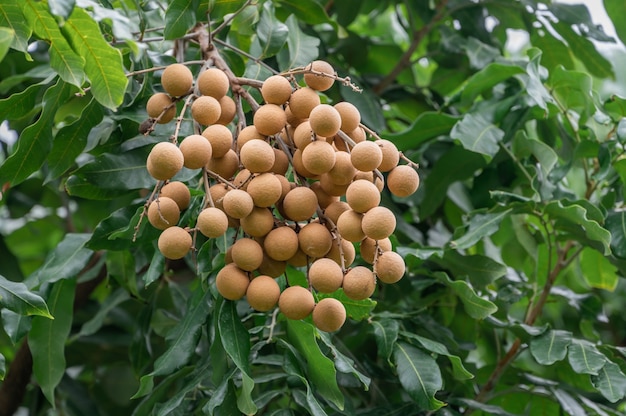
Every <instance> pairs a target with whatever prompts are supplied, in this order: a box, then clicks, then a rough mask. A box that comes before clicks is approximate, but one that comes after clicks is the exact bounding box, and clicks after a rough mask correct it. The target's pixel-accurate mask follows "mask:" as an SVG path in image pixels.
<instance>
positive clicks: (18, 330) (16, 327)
mask: <svg viewBox="0 0 626 416" xmlns="http://www.w3.org/2000/svg"><path fill="white" fill-rule="evenodd" d="M0 314H2V327H3V328H4V332H6V333H7V335H8V336H9V339H10V340H11V342H12V343H13V345H15V344H17V343H18V341H19V340H21V339H22V338H23V337H24V336H25V335H26V334H27V333H28V331H30V327H31V322H32V319H33V318H32V317H31V316H24V315H22V314H20V313H17V312H13V311H12V310H10V309H2V310H0Z"/></svg>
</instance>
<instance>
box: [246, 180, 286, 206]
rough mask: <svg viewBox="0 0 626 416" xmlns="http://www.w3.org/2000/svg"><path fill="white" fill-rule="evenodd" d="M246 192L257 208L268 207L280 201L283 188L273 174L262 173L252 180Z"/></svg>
mask: <svg viewBox="0 0 626 416" xmlns="http://www.w3.org/2000/svg"><path fill="white" fill-rule="evenodd" d="M246 191H247V192H248V193H249V194H250V196H251V197H252V201H254V205H256V206H257V207H269V206H272V205H274V204H275V203H276V202H278V200H279V199H280V197H281V195H282V192H283V186H282V184H281V183H280V179H278V178H277V177H276V175H274V174H273V173H262V174H260V175H258V176H255V177H254V178H252V180H251V181H250V183H249V184H248V188H247V189H246Z"/></svg>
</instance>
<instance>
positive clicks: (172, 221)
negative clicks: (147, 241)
mask: <svg viewBox="0 0 626 416" xmlns="http://www.w3.org/2000/svg"><path fill="white" fill-rule="evenodd" d="M179 219H180V209H179V208H178V205H177V204H176V202H175V201H174V200H173V199H171V198H168V197H166V196H160V197H159V198H158V199H155V200H154V201H152V202H151V203H150V206H148V221H149V222H150V224H152V226H153V227H154V228H157V229H159V230H165V229H166V228H168V227H173V226H174V225H176V224H177V223H178V220H179Z"/></svg>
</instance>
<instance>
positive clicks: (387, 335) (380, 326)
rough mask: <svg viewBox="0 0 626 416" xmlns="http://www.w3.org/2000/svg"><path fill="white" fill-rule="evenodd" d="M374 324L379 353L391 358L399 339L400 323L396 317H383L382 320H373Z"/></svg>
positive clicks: (388, 358)
mask: <svg viewBox="0 0 626 416" xmlns="http://www.w3.org/2000/svg"><path fill="white" fill-rule="evenodd" d="M372 326H373V327H374V336H375V338H376V346H377V347H378V355H379V356H380V357H384V358H385V359H387V360H390V359H391V353H392V352H393V347H394V346H395V345H396V341H397V340H398V330H399V328H400V324H399V323H398V321H397V320H395V319H381V320H380V321H378V320H372Z"/></svg>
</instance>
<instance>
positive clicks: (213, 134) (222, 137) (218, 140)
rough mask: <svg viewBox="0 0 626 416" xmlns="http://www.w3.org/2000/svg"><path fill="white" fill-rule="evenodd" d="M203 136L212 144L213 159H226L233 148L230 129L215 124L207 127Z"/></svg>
mask: <svg viewBox="0 0 626 416" xmlns="http://www.w3.org/2000/svg"><path fill="white" fill-rule="evenodd" d="M202 135H203V136H204V137H206V140H208V141H209V143H211V148H212V149H213V158H216V159H217V158H220V157H224V155H226V153H228V151H229V150H231V148H232V147H233V134H232V133H231V131H230V130H229V129H228V127H226V126H224V125H222V124H213V125H211V126H209V127H207V128H206V129H204V131H203V132H202Z"/></svg>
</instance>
